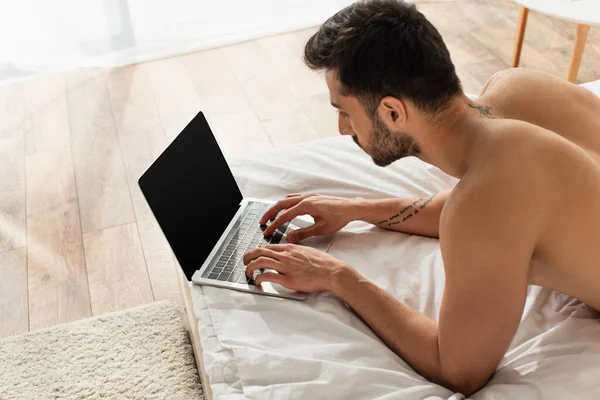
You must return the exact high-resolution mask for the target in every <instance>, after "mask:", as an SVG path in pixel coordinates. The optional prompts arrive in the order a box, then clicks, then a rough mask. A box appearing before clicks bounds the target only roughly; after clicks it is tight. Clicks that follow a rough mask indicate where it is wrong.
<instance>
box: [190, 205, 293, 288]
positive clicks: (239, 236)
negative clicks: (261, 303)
mask: <svg viewBox="0 0 600 400" xmlns="http://www.w3.org/2000/svg"><path fill="white" fill-rule="evenodd" d="M270 207H271V205H269V204H265V203H255V202H249V203H248V205H247V206H246V208H245V209H244V211H243V213H242V216H241V217H240V218H239V219H238V221H236V223H235V225H234V227H233V229H232V230H231V232H229V234H228V235H227V238H226V239H225V242H224V243H223V244H222V245H221V247H220V248H219V251H218V252H217V254H216V256H215V257H214V261H213V262H212V263H211V264H210V265H209V266H208V268H206V270H205V271H204V272H203V273H202V277H203V278H208V279H216V280H219V281H227V282H232V283H242V284H248V285H254V279H253V278H248V277H246V273H245V271H246V267H245V266H244V254H246V252H247V251H248V250H251V249H253V248H256V247H264V246H267V245H269V244H278V243H280V242H281V239H282V238H283V234H284V233H285V231H286V229H287V227H288V225H289V223H285V224H283V225H282V226H280V227H279V228H277V229H276V230H275V232H274V233H273V234H272V235H271V236H269V237H264V236H263V230H264V229H265V226H260V225H259V221H260V218H261V217H262V216H263V215H264V213H265V212H267V210H268V209H269V208H270Z"/></svg>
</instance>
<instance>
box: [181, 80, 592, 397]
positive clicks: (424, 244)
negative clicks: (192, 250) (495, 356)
mask: <svg viewBox="0 0 600 400" xmlns="http://www.w3.org/2000/svg"><path fill="white" fill-rule="evenodd" d="M596 87H597V88H598V87H600V82H598V83H597V86H596ZM276 166H277V167H276ZM231 167H232V170H233V172H234V175H235V176H236V179H237V181H238V184H239V185H240V187H241V189H242V191H243V193H244V195H246V196H252V197H263V198H268V199H279V198H281V197H283V196H285V195H286V194H288V193H292V192H317V193H323V194H331V195H338V196H363V197H369V198H376V197H389V196H426V195H428V194H433V193H436V192H439V191H441V190H444V189H446V188H448V187H451V186H452V185H454V184H455V183H456V182H457V181H456V179H454V178H451V177H449V176H447V175H445V174H444V173H442V172H441V171H440V170H439V169H437V168H435V167H432V166H430V165H427V164H425V163H423V162H421V161H419V160H417V159H415V158H407V159H403V160H400V161H398V162H396V163H394V164H392V165H391V166H389V167H387V168H380V167H377V166H375V165H374V164H373V163H372V161H371V159H370V158H369V157H368V156H366V155H365V154H364V153H362V151H361V150H360V149H358V147H357V146H356V145H355V144H354V143H352V141H351V140H350V139H348V138H345V137H339V138H333V139H326V140H321V141H318V142H310V143H305V144H301V145H296V146H292V147H286V148H280V149H276V150H269V151H266V152H262V153H260V154H254V155H251V156H248V157H239V158H237V159H235V160H233V161H232V162H231ZM329 252H330V253H331V254H333V255H334V256H336V257H338V258H340V259H344V260H346V261H348V262H350V264H351V265H353V266H354V267H355V268H356V269H357V270H358V271H360V272H361V273H362V274H363V275H365V276H366V277H368V278H369V279H371V280H372V281H373V282H375V283H377V284H378V285H380V286H381V287H383V288H385V289H386V290H388V291H390V292H391V293H393V294H394V295H395V296H396V297H397V298H399V299H400V300H402V301H403V302H404V303H405V304H407V305H408V306H410V307H412V308H414V309H416V310H419V311H420V312H421V313H423V314H425V315H428V316H429V317H431V318H433V319H436V320H437V317H438V311H439V305H440V301H441V298H442V293H443V287H444V271H443V263H442V258H441V254H440V249H439V244H438V241H437V240H434V239H428V238H424V237H418V236H410V235H405V234H401V233H395V232H389V231H385V230H382V229H379V228H376V227H374V226H372V225H368V224H365V223H360V222H354V223H351V224H350V225H348V226H347V227H346V228H344V229H343V230H342V231H341V232H339V233H338V234H336V236H335V237H334V241H333V243H332V245H331V247H330V250H329ZM192 294H193V303H194V309H195V312H196V315H197V316H198V318H199V332H200V340H201V343H202V347H203V352H204V354H203V356H204V363H205V368H206V371H207V374H208V375H209V377H210V381H211V389H212V391H213V395H214V398H215V399H225V398H226V399H238V398H239V399H242V398H243V399H246V398H248V399H454V400H458V399H463V398H464V396H462V395H460V394H455V393H452V392H451V391H449V390H447V389H445V388H443V387H441V386H438V385H435V384H432V383H430V382H428V381H427V380H425V379H423V378H422V377H421V376H419V375H418V374H417V373H415V372H414V371H413V370H412V369H411V368H410V367H409V366H408V364H406V363H405V362H404V361H403V360H402V359H400V357H398V356H397V355H396V354H394V353H393V352H392V351H391V350H389V349H388V348H387V347H386V346H385V345H384V344H383V343H382V342H381V340H380V339H379V338H377V336H376V335H375V334H373V332H372V331H371V330H370V329H369V328H368V327H367V326H366V325H365V324H364V323H363V322H362V321H361V319H360V318H359V317H358V316H356V315H355V314H354V313H353V312H351V311H350V310H349V309H348V308H346V307H345V306H344V304H343V302H341V301H340V300H339V299H337V298H336V297H335V296H333V295H331V294H330V293H321V294H312V295H310V296H309V298H308V299H307V300H306V301H303V302H298V301H294V300H284V299H278V298H272V297H267V296H258V295H252V294H247V293H242V292H236V291H232V290H226V289H217V288H212V287H200V286H196V285H192ZM599 378H600V319H599V318H598V314H597V313H596V312H594V311H593V310H592V309H590V308H589V307H587V306H586V305H584V304H582V303H581V302H579V301H577V300H575V299H573V298H571V297H569V296H567V295H564V294H562V293H559V292H556V291H552V290H548V289H542V288H540V287H537V286H531V287H530V288H529V292H528V297H527V302H526V306H525V311H524V313H523V317H522V321H521V325H520V327H519V329H518V332H517V334H516V336H515V338H514V340H513V342H512V344H511V346H510V349H509V351H508V352H507V353H506V355H505V357H504V359H503V360H502V362H501V363H500V365H499V367H498V370H497V372H496V373H495V375H494V377H493V378H492V379H491V381H490V382H489V383H488V384H487V385H486V387H484V388H483V389H482V390H480V391H479V392H478V393H476V394H474V395H473V396H471V397H470V398H471V399H486V400H487V399H561V400H562V399H598V398H600V379H599Z"/></svg>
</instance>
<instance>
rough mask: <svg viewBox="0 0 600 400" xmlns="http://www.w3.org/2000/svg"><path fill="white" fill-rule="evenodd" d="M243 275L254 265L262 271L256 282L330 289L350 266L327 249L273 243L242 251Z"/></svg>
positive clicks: (306, 289)
mask: <svg viewBox="0 0 600 400" xmlns="http://www.w3.org/2000/svg"><path fill="white" fill-rule="evenodd" d="M244 264H246V275H247V276H252V274H253V273H254V271H256V270H257V269H261V268H264V269H267V270H275V271H277V272H278V273H275V272H263V273H262V274H260V275H258V276H257V277H256V279H255V282H256V284H257V285H260V284H261V283H263V282H273V283H278V284H280V285H283V286H285V287H286V288H288V289H291V290H297V291H300V292H305V293H312V292H323V291H328V290H332V288H333V287H334V285H335V282H336V280H337V277H338V276H339V275H340V273H341V272H342V271H344V270H345V269H347V268H351V267H350V266H349V265H348V264H346V263H345V262H343V261H341V260H338V259H337V258H335V257H333V256H331V255H329V254H328V253H326V252H324V251H321V250H317V249H313V248H311V247H307V246H301V245H295V244H275V245H269V246H266V247H259V248H256V249H253V250H250V251H249V252H248V253H246V255H244Z"/></svg>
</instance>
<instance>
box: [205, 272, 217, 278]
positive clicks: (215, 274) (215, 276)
mask: <svg viewBox="0 0 600 400" xmlns="http://www.w3.org/2000/svg"><path fill="white" fill-rule="evenodd" d="M218 277H219V274H217V273H214V272H213V273H211V274H210V275H208V279H217V278H218Z"/></svg>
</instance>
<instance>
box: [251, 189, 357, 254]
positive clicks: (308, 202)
mask: <svg viewBox="0 0 600 400" xmlns="http://www.w3.org/2000/svg"><path fill="white" fill-rule="evenodd" d="M358 210H359V205H358V204H357V199H347V198H343V197H334V196H325V195H320V194H290V195H288V196H287V197H286V198H284V199H283V200H280V201H278V202H277V203H275V205H274V206H273V207H271V208H270V209H269V210H268V211H267V212H266V213H265V215H263V217H262V218H261V220H260V223H261V224H262V225H266V224H267V222H268V221H269V220H271V219H273V222H272V223H271V224H270V225H269V226H268V227H267V228H266V229H265V231H264V235H265V236H270V235H271V234H272V233H273V232H274V231H275V229H277V228H279V227H280V226H281V225H283V224H284V223H286V222H289V221H291V220H292V219H294V218H296V217H297V216H299V215H310V216H311V217H312V218H313V219H314V221H315V223H314V224H313V225H311V226H309V227H307V228H302V229H296V230H295V231H293V232H290V233H288V234H287V241H288V242H290V243H295V242H298V241H300V240H303V239H306V238H309V237H311V236H319V235H328V234H331V233H335V232H337V231H339V230H340V229H342V228H343V227H344V226H346V225H347V224H348V223H349V222H352V221H354V220H356V219H359V215H358ZM280 212H281V214H280ZM278 214H279V215H278Z"/></svg>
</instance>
